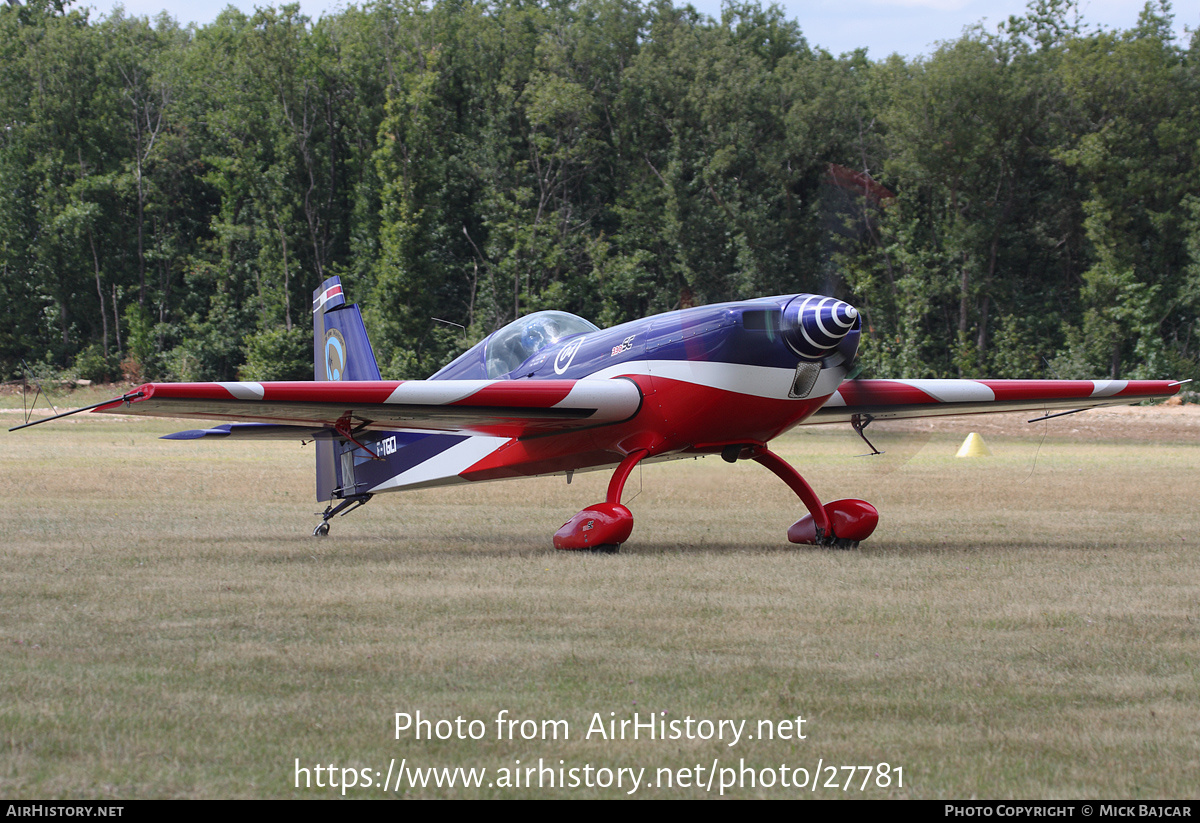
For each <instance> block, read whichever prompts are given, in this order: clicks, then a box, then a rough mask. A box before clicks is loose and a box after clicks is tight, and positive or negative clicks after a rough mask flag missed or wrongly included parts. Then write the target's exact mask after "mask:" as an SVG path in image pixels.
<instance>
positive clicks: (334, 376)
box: [313, 277, 380, 500]
mask: <svg viewBox="0 0 1200 823" xmlns="http://www.w3.org/2000/svg"><path fill="white" fill-rule="evenodd" d="M313 370H314V372H315V374H314V378H315V379H316V380H322V381H323V380H379V379H380V377H379V365H378V364H377V363H376V362H375V352H374V350H373V349H372V348H371V341H370V340H369V339H368V338H367V330H366V327H365V326H363V321H362V313H361V312H359V310H358V306H356V305H351V304H348V303H347V302H346V296H345V294H343V292H342V281H341V278H339V277H330V278H329V279H328V280H326V281H325V282H324V283H322V284H321V287H320V288H319V289H317V290H316V291H315V292H313ZM316 450H317V500H330V499H332V498H333V497H335V496H336V497H343V496H345V494H344V493H343V491H342V490H343V484H342V483H341V481H340V477H339V475H340V468H339V460H340V459H341V458H340V454H339V452H340V451H341V450H342V446H341V444H340V443H338V442H337V441H331V440H318V441H317V443H316ZM346 492H347V493H353V490H352V489H347V490H346Z"/></svg>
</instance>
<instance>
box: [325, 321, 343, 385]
mask: <svg viewBox="0 0 1200 823" xmlns="http://www.w3.org/2000/svg"><path fill="white" fill-rule="evenodd" d="M345 374H346V339H345V338H344V337H342V333H341V332H340V331H338V330H337V329H330V330H329V331H327V332H325V379H326V380H341V379H342V378H343V377H345Z"/></svg>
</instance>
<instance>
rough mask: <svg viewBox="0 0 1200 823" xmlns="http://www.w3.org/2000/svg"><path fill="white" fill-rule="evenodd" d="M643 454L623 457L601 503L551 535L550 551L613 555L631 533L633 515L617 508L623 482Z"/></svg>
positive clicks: (639, 450) (645, 452)
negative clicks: (551, 547)
mask: <svg viewBox="0 0 1200 823" xmlns="http://www.w3.org/2000/svg"><path fill="white" fill-rule="evenodd" d="M646 454H647V451H646V450H645V449H638V450H637V451H634V452H630V453H629V454H628V455H626V457H625V459H624V460H622V461H621V465H619V466H617V470H616V471H615V472H613V476H612V480H610V481H608V494H607V495H606V496H605V501H604V502H603V503H597V504H596V505H594V506H588V507H587V508H586V509H584V510H583V511H581V512H580V513H579V514H577V515H575V516H574V517H572V518H571V519H570V520H568V521H567V522H566V523H564V524H563V527H562V528H561V529H559V530H558V531H557V532H555V533H554V548H556V549H565V550H568V551H578V550H580V549H583V550H587V551H593V552H608V553H612V552H616V551H618V550H619V549H620V548H621V544H622V543H624V542H625V541H626V540H628V539H629V535H630V534H632V533H633V514H632V513H631V512H630V511H629V509H627V508H625V507H624V506H622V505H621V492H622V491H624V490H625V481H626V480H628V479H629V473H630V472H631V471H633V467H634V466H636V465H637V463H638V461H639V460H641V459H642V458H643V457H645V456H646Z"/></svg>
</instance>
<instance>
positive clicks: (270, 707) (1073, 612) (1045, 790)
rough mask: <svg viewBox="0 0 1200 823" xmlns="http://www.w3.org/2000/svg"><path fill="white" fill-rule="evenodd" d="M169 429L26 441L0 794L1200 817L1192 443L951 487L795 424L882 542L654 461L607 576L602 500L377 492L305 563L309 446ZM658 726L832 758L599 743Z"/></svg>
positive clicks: (828, 485) (5, 587) (590, 481)
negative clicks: (443, 724)
mask: <svg viewBox="0 0 1200 823" xmlns="http://www.w3.org/2000/svg"><path fill="white" fill-rule="evenodd" d="M10 425H11V423H10ZM177 428H180V426H174V425H172V424H171V423H170V422H162V423H146V422H144V421H127V420H121V419H114V418H99V417H98V416H90V417H85V419H76V420H68V421H62V422H60V423H56V424H50V425H48V426H46V427H42V428H40V429H33V430H29V431H26V432H21V433H17V434H6V435H3V437H4V440H3V445H2V446H0V464H2V474H0V489H2V490H3V493H4V497H5V499H6V500H7V501H8V505H7V506H6V507H5V509H4V511H3V513H2V515H0V518H2V520H0V523H2V525H3V528H4V533H5V535H6V540H5V547H4V560H3V563H2V564H0V592H2V594H0V598H2V600H0V602H2V603H3V608H2V609H0V794H3V795H4V796H7V797H116V798H133V797H277V796H325V795H336V794H337V793H338V792H337V790H326V789H308V790H305V789H299V790H297V789H295V788H294V786H293V782H294V762H295V758H300V759H301V761H302V765H307V766H310V767H311V766H315V765H316V764H318V763H321V764H329V763H334V764H336V765H337V766H338V767H355V768H359V767H363V766H371V767H374V768H380V769H383V770H386V769H387V767H388V763H389V761H390V759H391V758H393V757H394V758H396V761H397V763H398V762H399V760H400V759H401V758H407V759H408V761H409V763H408V764H409V765H410V766H411V765H413V764H417V765H422V766H440V765H464V766H477V767H487V768H488V769H489V770H490V771H491V772H492V774H490V775H489V777H492V776H493V775H494V773H495V770H497V769H499V768H501V767H511V766H512V765H514V761H515V760H518V759H519V760H521V761H522V764H523V765H528V764H529V763H531V762H536V761H537V759H538V758H539V757H541V758H544V759H545V760H546V761H549V762H551V763H553V764H555V765H557V763H558V761H559V760H560V759H561V760H564V761H565V765H566V766H567V767H572V766H575V767H582V766H583V765H584V764H588V763H590V764H593V765H594V766H599V765H607V766H610V767H617V766H627V767H628V766H633V767H635V768H636V767H642V766H645V767H647V768H648V770H649V771H653V769H655V768H657V767H659V766H670V767H674V768H682V767H694V766H695V765H696V764H697V763H700V764H705V765H706V766H707V765H710V764H711V763H712V761H713V759H714V758H718V759H719V760H720V764H721V765H722V766H734V767H736V766H737V765H738V760H739V758H744V760H745V762H746V763H747V764H750V765H753V766H755V767H757V768H766V767H777V766H778V765H779V764H780V763H786V764H788V765H789V767H806V768H808V769H810V770H812V769H814V768H815V766H816V765H817V762H818V759H823V762H824V763H825V764H831V763H832V764H837V765H866V764H874V763H878V762H888V763H890V764H892V765H893V766H902V767H903V769H904V779H905V785H904V787H903V789H898V788H897V787H896V786H895V785H894V784H893V785H892V786H891V787H890V788H889V789H887V790H884V789H878V788H869V789H868V790H867V791H866V792H865V793H864V794H865V796H868V797H891V796H904V797H968V796H978V797H999V798H1005V797H1129V798H1134V797H1193V796H1194V795H1195V785H1196V783H1195V780H1196V774H1197V769H1198V767H1200V678H1198V664H1197V660H1198V658H1200V655H1198V653H1200V633H1198V631H1197V621H1198V620H1200V602H1198V600H1200V587H1198V586H1197V582H1196V581H1198V580H1200V557H1198V553H1197V547H1196V542H1197V540H1198V539H1200V529H1198V528H1197V526H1198V525H1200V515H1198V514H1197V511H1196V509H1197V506H1196V503H1197V500H1196V490H1197V489H1198V488H1200V445H1197V444H1196V443H1195V442H1193V440H1192V439H1191V438H1190V437H1189V438H1187V443H1186V444H1183V445H1180V444H1177V443H1173V442H1170V441H1163V440H1160V441H1158V442H1139V443H1119V442H1112V441H1101V442H1088V441H1086V440H1080V439H1070V436H1069V435H1070V431H1069V429H1066V428H1061V429H1057V430H1052V431H1051V436H1050V437H1048V438H1047V439H1046V441H1045V442H1044V443H1039V441H1038V440H1037V439H1029V438H1027V437H1022V438H1006V437H1004V436H1003V434H1002V433H998V434H995V435H989V445H990V446H991V448H992V450H993V452H994V453H995V457H993V458H990V459H987V460H977V461H972V460H956V459H954V458H953V456H952V455H953V453H954V450H955V449H956V448H957V445H958V443H959V442H961V439H962V437H963V435H964V434H965V432H966V431H967V430H969V428H968V426H967V424H963V425H962V428H961V429H960V431H959V432H953V433H952V432H946V431H941V430H939V431H935V432H933V433H932V435H931V436H930V440H929V442H928V444H927V445H926V446H925V448H924V449H923V450H921V452H920V453H919V454H917V455H916V456H915V457H914V458H913V459H912V460H910V461H909V462H907V463H903V462H902V461H900V460H896V459H893V457H892V456H888V457H885V458H882V459H878V458H875V459H869V460H868V459H859V458H856V457H854V456H853V455H855V454H857V453H858V452H859V451H861V450H862V449H861V448H860V447H859V444H858V441H857V440H856V438H854V437H853V435H852V434H849V433H844V432H837V433H834V432H832V431H827V430H820V431H817V432H804V433H801V434H797V435H793V436H789V437H788V438H785V439H784V440H782V441H781V442H780V443H779V444H778V447H779V450H780V451H781V452H782V453H783V454H784V455H785V456H786V457H789V458H790V459H792V460H794V461H795V462H796V464H797V465H799V466H801V468H802V471H804V472H805V473H806V476H807V477H809V479H810V481H811V482H812V483H813V485H814V487H815V488H816V489H817V490H818V492H819V493H820V494H821V495H822V496H823V497H824V498H825V499H833V498H836V497H841V496H860V497H863V498H865V499H868V500H871V501H872V502H874V503H875V504H876V505H877V506H878V507H879V509H880V512H881V517H882V521H881V526H880V529H879V532H878V533H877V535H876V537H875V538H873V539H872V540H871V541H870V543H868V544H865V545H864V547H863V548H862V549H861V550H858V551H852V552H828V551H818V550H812V549H805V548H796V547H791V546H789V545H788V544H787V543H786V539H785V537H784V533H785V531H786V528H787V526H788V525H789V524H790V523H791V522H792V521H793V520H794V519H796V517H798V516H799V515H800V513H801V510H800V505H799V503H798V501H796V500H795V498H794V497H792V496H791V493H790V492H788V491H787V489H786V488H785V487H784V486H783V485H782V484H780V483H779V482H778V481H777V480H775V479H774V477H773V476H772V475H770V474H769V473H768V472H766V471H764V470H763V469H761V468H760V467H758V466H756V465H753V464H748V465H747V464H738V465H736V466H728V465H726V464H725V463H723V462H721V461H720V460H717V459H709V460H704V461H686V462H678V463H671V464H665V465H658V466H650V467H647V468H645V469H644V470H643V472H642V474H641V491H640V494H638V496H637V497H636V498H634V494H635V493H637V492H638V488H639V476H638V474H636V473H635V475H634V477H633V478H632V480H631V483H630V487H629V490H628V491H627V494H626V502H627V503H628V502H629V501H630V500H631V499H632V504H631V508H632V509H633V511H634V514H635V517H636V518H637V525H636V527H635V530H634V535H633V538H632V540H631V542H630V543H629V544H628V546H627V547H626V549H624V550H623V552H622V554H621V555H619V556H615V557H603V556H586V555H585V556H568V555H562V554H558V553H555V552H553V551H552V550H550V549H549V537H550V534H551V533H552V532H553V531H554V529H555V528H556V527H557V526H558V525H559V524H560V523H562V522H563V521H564V520H566V519H567V518H568V517H569V516H570V515H572V514H573V513H574V512H575V511H576V510H578V509H579V508H581V507H582V506H584V505H587V504H589V503H593V502H596V501H597V500H599V499H601V498H602V497H603V490H604V486H605V484H606V482H607V477H606V476H605V475H602V474H591V475H583V476H577V477H576V479H575V482H574V484H573V485H571V486H570V487H567V486H566V485H565V484H564V483H563V481H562V479H561V478H558V479H541V480H530V481H521V482H513V483H497V484H484V485H479V486H472V487H469V488H458V489H449V490H443V491H431V492H421V493H413V494H406V495H393V496H384V497H380V498H378V499H376V500H375V501H373V502H372V503H371V504H370V505H369V506H367V507H366V508H365V509H363V510H362V511H360V512H357V513H355V514H353V515H351V516H350V517H349V518H345V519H339V520H338V521H337V522H335V524H334V529H333V535H332V537H330V538H329V539H327V540H325V541H315V540H313V539H311V538H310V537H309V536H308V534H309V531H310V530H311V527H312V525H314V524H315V522H316V520H315V518H313V517H312V516H311V515H312V512H314V511H316V508H317V507H316V505H315V503H314V502H313V501H312V500H311V494H312V493H311V488H312V478H311V464H310V460H311V455H310V454H308V453H307V452H305V451H303V450H301V449H300V448H298V447H296V446H293V445H289V444H235V443H220V442H217V443H211V444H210V443H174V442H162V441H158V440H156V439H155V435H157V434H161V433H165V432H168V431H173V430H175V429H177ZM1060 434H1061V435H1064V437H1063V438H1060V437H1059V435H1060ZM881 440H884V441H888V440H889V437H888V435H887V434H886V433H885V434H883V435H882V436H881ZM889 445H892V446H894V448H893V452H902V451H903V450H904V445H903V444H902V443H889ZM418 709H419V710H420V711H421V712H422V715H423V716H428V717H432V718H435V719H436V718H449V719H453V718H454V717H457V716H462V717H464V718H468V719H469V718H478V719H481V720H484V721H486V722H487V723H488V724H489V725H488V728H487V731H488V736H487V738H486V739H485V740H481V741H477V742H475V741H469V740H468V741H458V740H451V741H444V742H443V741H433V742H424V741H421V742H417V741H414V740H412V739H411V738H410V737H405V738H404V739H402V740H399V741H397V740H395V739H394V735H393V727H392V723H393V714H394V713H395V712H397V711H401V712H413V711H416V710H418ZM501 709H507V710H508V711H509V712H510V713H511V716H513V717H516V718H532V719H538V720H541V719H566V720H568V721H569V722H570V725H571V736H572V739H571V740H568V741H562V740H559V741H557V742H555V741H545V742H542V741H537V742H520V741H516V742H512V741H497V740H495V739H494V738H495V726H494V725H493V724H492V721H493V719H494V718H495V716H496V714H497V712H498V711H499V710H501ZM634 711H638V712H640V713H642V714H643V716H644V714H645V713H646V712H650V711H653V712H663V711H665V712H668V713H669V714H668V715H667V717H668V718H682V717H686V716H688V715H690V716H692V717H697V718H701V717H702V718H712V719H719V718H734V719H746V720H747V721H749V723H751V724H752V723H754V722H755V721H757V720H759V719H771V720H783V719H787V718H794V717H795V716H796V715H803V716H804V717H805V718H807V723H806V725H805V731H806V732H807V734H808V738H807V739H806V740H803V741H786V742H781V741H765V740H753V741H746V740H743V741H742V742H740V743H739V744H738V745H737V746H734V747H729V746H727V745H725V744H724V743H721V742H717V741H709V742H704V741H665V742H664V741H647V740H640V741H633V740H626V741H610V742H605V741H601V740H597V739H595V738H593V739H592V740H584V739H582V738H583V733H584V732H585V731H586V728H587V725H588V721H589V720H590V718H591V717H592V714H593V713H594V712H600V713H602V716H603V717H605V718H607V717H608V716H609V712H616V714H617V717H618V718H620V717H629V716H630V715H631V713H632V712H634ZM651 782H653V781H652V780H651ZM352 793H353V794H356V795H358V796H378V795H380V794H381V792H380V791H379V790H378V789H375V790H372V791H353V792H352ZM393 793H394V792H393ZM714 793H715V785H714ZM408 794H409V795H415V796H455V797H461V796H472V797H473V796H493V795H499V796H514V795H515V796H564V794H563V792H561V791H557V790H556V791H553V792H552V791H550V790H539V789H536V788H535V789H524V788H522V789H500V788H495V787H493V788H491V789H488V788H486V787H485V788H483V789H481V790H461V789H456V790H449V789H441V790H437V789H432V788H431V789H426V790H422V791H413V790H410V791H409V792H408ZM622 794H623V792H621V791H618V790H617V789H615V788H612V789H608V790H602V789H590V790H589V789H585V788H580V789H573V790H570V792H569V796H571V797H585V796H592V795H600V796H621V795H622ZM702 794H704V792H703V791H701V790H696V789H673V790H667V789H663V788H653V789H645V788H643V789H642V790H641V791H640V792H639V795H640V796H652V797H661V796H696V795H702ZM732 794H733V796H737V797H750V796H759V795H767V796H774V797H789V796H805V795H808V796H816V797H830V796H839V797H840V796H842V793H841V792H838V791H834V790H832V789H818V790H817V791H816V792H815V794H811V795H809V794H808V793H807V792H798V791H797V790H795V789H783V788H780V787H775V788H773V789H767V790H763V789H762V788H761V787H759V788H756V789H750V788H744V789H735V790H733V792H732ZM850 794H852V795H854V794H856V793H855V792H851V793H850Z"/></svg>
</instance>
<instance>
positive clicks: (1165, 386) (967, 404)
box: [804, 380, 1182, 423]
mask: <svg viewBox="0 0 1200 823" xmlns="http://www.w3.org/2000/svg"><path fill="white" fill-rule="evenodd" d="M1181 385H1182V382H1179V381H1173V380H847V381H846V382H844V383H842V385H841V386H840V387H839V388H838V390H837V391H836V392H834V393H833V395H832V396H831V397H830V398H829V400H827V401H826V402H825V405H824V406H822V407H821V408H820V409H818V410H817V411H816V412H814V413H813V414H812V416H811V417H809V418H807V419H806V420H805V421H804V422H805V423H843V422H851V421H852V420H853V419H854V417H856V416H858V417H859V418H860V419H861V418H863V417H866V418H869V419H870V420H897V419H900V418H905V417H942V416H948V415H956V414H986V413H990V412H1011V411H1027V412H1037V411H1041V412H1045V413H1046V414H1052V413H1053V412H1056V411H1062V412H1072V411H1082V410H1084V409H1093V408H1097V407H1100V406H1120V405H1125V404H1129V403H1138V402H1141V401H1142V400H1158V399H1162V398H1165V397H1170V396H1171V395H1173V394H1176V393H1177V392H1178V391H1179V387H1180V386H1181Z"/></svg>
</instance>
